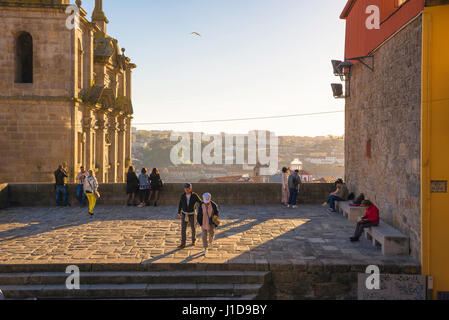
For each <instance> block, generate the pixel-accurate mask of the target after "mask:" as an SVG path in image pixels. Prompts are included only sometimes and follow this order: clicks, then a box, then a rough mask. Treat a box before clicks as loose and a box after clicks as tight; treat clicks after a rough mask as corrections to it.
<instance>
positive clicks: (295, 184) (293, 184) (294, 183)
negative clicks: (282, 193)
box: [288, 170, 301, 208]
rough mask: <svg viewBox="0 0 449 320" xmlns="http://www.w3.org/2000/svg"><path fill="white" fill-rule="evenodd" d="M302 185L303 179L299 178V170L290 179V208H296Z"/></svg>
mask: <svg viewBox="0 0 449 320" xmlns="http://www.w3.org/2000/svg"><path fill="white" fill-rule="evenodd" d="M300 185H301V177H300V176H299V170H295V172H294V173H292V174H291V175H290V176H289V177H288V188H289V189H290V197H289V199H288V207H292V208H296V200H297V197H298V193H299V186H300Z"/></svg>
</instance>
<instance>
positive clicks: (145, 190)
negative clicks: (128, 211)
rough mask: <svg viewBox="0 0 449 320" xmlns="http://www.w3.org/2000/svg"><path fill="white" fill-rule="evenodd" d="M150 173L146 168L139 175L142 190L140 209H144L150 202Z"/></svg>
mask: <svg viewBox="0 0 449 320" xmlns="http://www.w3.org/2000/svg"><path fill="white" fill-rule="evenodd" d="M147 173H148V171H147V169H146V168H142V171H141V174H140V175H139V188H140V204H139V205H138V206H137V207H138V208H143V207H145V205H146V204H147V202H148V196H149V194H150V178H149V177H148V174H147Z"/></svg>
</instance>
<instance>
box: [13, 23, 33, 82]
mask: <svg viewBox="0 0 449 320" xmlns="http://www.w3.org/2000/svg"><path fill="white" fill-rule="evenodd" d="M16 83H33V38H32V37H31V35H30V34H29V33H28V32H22V33H21V34H20V35H19V36H18V37H17V42H16Z"/></svg>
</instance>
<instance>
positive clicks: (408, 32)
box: [345, 17, 422, 259]
mask: <svg viewBox="0 0 449 320" xmlns="http://www.w3.org/2000/svg"><path fill="white" fill-rule="evenodd" d="M421 26H422V19H421V17H419V18H417V19H416V20H415V21H413V22H412V23H410V24H409V25H408V26H406V27H405V28H404V29H403V30H402V31H400V32H399V33H398V34H396V35H395V36H394V37H393V38H392V39H390V40H388V41H387V42H386V43H385V44H383V45H382V47H380V48H379V49H378V50H377V51H376V52H375V53H374V60H375V70H374V72H371V71H370V70H369V69H368V68H366V67H364V66H362V65H361V64H357V65H356V66H355V67H354V72H353V76H352V79H351V97H350V98H348V99H347V100H346V120H345V126H346V133H345V153H346V166H345V170H346V180H347V182H348V186H349V188H350V189H351V191H354V192H356V193H364V194H365V196H366V197H367V198H368V199H370V200H372V201H373V202H374V203H375V204H376V205H377V206H378V207H379V209H380V213H381V217H382V219H384V220H385V221H386V222H388V223H390V224H392V225H393V226H394V227H396V228H398V229H399V230H401V231H402V232H404V233H405V234H407V235H409V236H410V239H411V251H412V252H411V254H412V255H413V257H415V258H417V259H419V258H420V242H421V241H420V229H421V215H420V119H421V47H422V46H421V39H422V27H421ZM368 140H371V157H368V156H367V153H366V149H367V141H368Z"/></svg>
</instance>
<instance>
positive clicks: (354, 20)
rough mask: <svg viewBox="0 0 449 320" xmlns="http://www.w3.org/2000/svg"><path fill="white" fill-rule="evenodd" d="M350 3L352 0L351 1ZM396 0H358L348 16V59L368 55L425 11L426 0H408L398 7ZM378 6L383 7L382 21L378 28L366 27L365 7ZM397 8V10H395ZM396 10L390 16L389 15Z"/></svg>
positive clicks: (381, 12)
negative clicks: (369, 28) (370, 28)
mask: <svg viewBox="0 0 449 320" xmlns="http://www.w3.org/2000/svg"><path fill="white" fill-rule="evenodd" d="M349 1H350V2H351V0H349ZM396 2H397V0H356V1H355V3H354V5H353V7H352V10H351V11H350V12H349V14H348V16H347V17H344V16H342V18H344V19H346V46H345V58H353V57H360V56H366V55H368V54H369V53H370V52H371V51H373V50H374V49H376V48H377V47H378V46H379V45H380V44H381V43H382V42H384V41H385V40H387V39H388V38H389V37H390V36H391V35H393V34H394V33H395V32H396V31H398V30H399V29H400V28H401V27H403V26H404V25H405V24H407V22H409V21H410V20H412V19H413V18H414V17H416V16H417V15H418V14H419V13H421V12H422V11H423V10H424V0H409V1H408V2H406V3H405V4H404V5H403V6H402V7H400V8H399V9H398V8H397V7H396V5H395V3H396ZM370 5H376V6H378V7H379V8H380V17H381V21H383V23H381V26H380V29H379V30H368V29H367V28H366V19H367V18H368V17H369V14H366V13H365V11H366V8H367V7H368V6H370ZM395 10H397V11H396V12H395ZM392 13H394V14H393V15H392V16H391V17H388V16H389V15H391V14H392Z"/></svg>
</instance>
